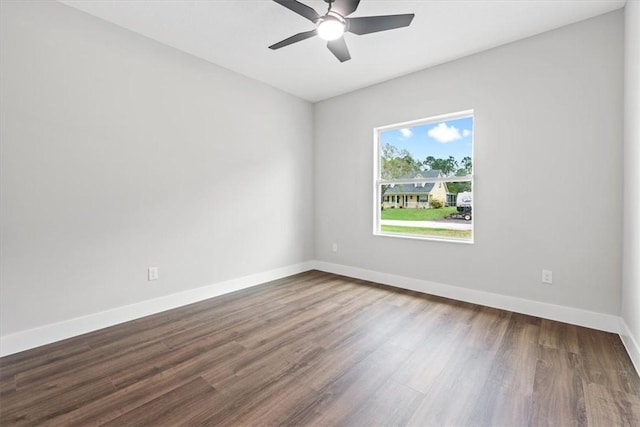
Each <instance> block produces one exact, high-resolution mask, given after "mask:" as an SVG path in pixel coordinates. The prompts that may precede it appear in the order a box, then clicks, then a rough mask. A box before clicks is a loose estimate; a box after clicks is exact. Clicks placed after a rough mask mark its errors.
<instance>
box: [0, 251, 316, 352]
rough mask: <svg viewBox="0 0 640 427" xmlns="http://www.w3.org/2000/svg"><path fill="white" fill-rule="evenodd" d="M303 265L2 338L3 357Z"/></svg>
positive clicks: (306, 264)
mask: <svg viewBox="0 0 640 427" xmlns="http://www.w3.org/2000/svg"><path fill="white" fill-rule="evenodd" d="M312 268H313V263H311V262H303V263H300V264H295V265H291V266H287V267H282V268H277V269H275V270H269V271H265V272H262V273H257V274H252V275H249V276H244V277H240V278H237V279H232V280H227V281H224V282H219V283H215V284H212V285H207V286H202V287H199V288H195V289H189V290H188V291H184V292H179V293H176V294H171V295H166V296H163V297H159V298H154V299H151V300H147V301H142V302H139V303H135V304H131V305H126V306H123V307H118V308H114V309H112V310H107V311H102V312H99V313H94V314H89V315H87V316H82V317H77V318H74V319H69V320H65V321H62V322H58V323H53V324H50V325H45V326H41V327H38V328H34V329H29V330H26V331H21V332H17V333H14V334H11V335H6V336H3V337H0V357H2V356H7V355H9V354H13V353H17V352H20V351H23V350H28V349H30V348H35V347H39V346H41V345H45V344H50V343H52V342H56V341H60V340H63V339H67V338H71V337H74V336H78V335H82V334H85V333H87V332H92V331H96V330H98V329H102V328H106V327H109V326H113V325H117V324H119V323H123V322H128V321H130V320H134V319H138V318H140V317H144V316H148V315H150V314H155V313H160V312H162V311H166V310H170V309H172V308H176V307H181V306H184V305H187V304H192V303H194V302H198V301H202V300H205V299H209V298H213V297H216V296H219V295H224V294H227V293H230V292H235V291H238V290H241V289H245V288H250V287H252V286H256V285H260V284H262V283H265V282H269V281H272V280H277V279H281V278H283V277H287V276H291V275H293V274H297V273H302V272H304V271H308V270H311V269H312Z"/></svg>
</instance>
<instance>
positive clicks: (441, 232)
mask: <svg viewBox="0 0 640 427" xmlns="http://www.w3.org/2000/svg"><path fill="white" fill-rule="evenodd" d="M403 210H404V209H403ZM380 231H386V232H388V233H402V234H420V235H427V236H435V237H459V238H460V237H462V238H466V239H469V238H471V230H448V229H445V228H422V227H402V226H398V225H382V226H380Z"/></svg>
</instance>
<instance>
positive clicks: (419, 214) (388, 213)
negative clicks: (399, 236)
mask: <svg viewBox="0 0 640 427" xmlns="http://www.w3.org/2000/svg"><path fill="white" fill-rule="evenodd" d="M454 212H456V207H455V206H449V207H448V208H440V209H389V208H387V209H384V210H383V211H382V213H381V216H380V217H381V219H395V220H404V221H431V220H434V219H441V218H444V217H445V216H448V215H450V214H452V213H454Z"/></svg>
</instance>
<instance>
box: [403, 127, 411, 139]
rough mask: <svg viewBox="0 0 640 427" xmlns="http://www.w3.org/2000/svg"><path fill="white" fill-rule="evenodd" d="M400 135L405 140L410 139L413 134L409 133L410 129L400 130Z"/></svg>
mask: <svg viewBox="0 0 640 427" xmlns="http://www.w3.org/2000/svg"><path fill="white" fill-rule="evenodd" d="M400 133H401V134H402V136H404V137H405V138H409V137H411V136H412V135H413V132H411V129H407V128H403V129H400Z"/></svg>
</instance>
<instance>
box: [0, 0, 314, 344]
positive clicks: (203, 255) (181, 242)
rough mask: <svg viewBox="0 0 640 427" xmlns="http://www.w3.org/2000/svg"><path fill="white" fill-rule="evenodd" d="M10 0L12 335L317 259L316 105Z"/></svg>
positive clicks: (77, 16)
mask: <svg viewBox="0 0 640 427" xmlns="http://www.w3.org/2000/svg"><path fill="white" fill-rule="evenodd" d="M1 4H2V10H1V12H2V13H1V16H2V18H1V19H2V21H1V25H0V28H1V33H0V40H1V43H2V44H1V45H0V51H1V52H2V53H1V55H2V56H1V80H0V84H1V86H0V90H1V93H2V96H1V106H0V108H1V114H0V120H1V126H0V127H1V129H2V134H1V158H2V160H1V161H2V163H1V174H2V175H1V181H2V184H1V185H2V186H1V202H2V203H1V211H0V217H1V223H0V226H1V230H0V231H1V233H2V247H1V250H2V265H1V266H0V267H1V268H0V270H1V276H0V280H1V284H2V286H1V287H0V313H1V317H0V324H1V325H2V328H1V330H0V333H1V334H2V335H6V334H9V333H13V332H16V331H21V330H25V329H28V328H32V327H36V326H41V325H45V324H50V323H54V322H57V321H61V320H65V319H70V318H74V317H77V316H81V315H85V314H90V313H95V312H98V311H102V310H106V309H109V308H114V307H119V306H123V305H126V304H131V303H135V302H138V301H142V300H147V299H150V298H153V297H157V296H161V295H167V294H171V293H175V292H179V291H183V290H186V289H189V288H194V287H198V286H202V285H209V284H212V283H216V282H218V281H222V280H225V279H230V278H237V277H240V276H244V275H248V274H252V273H258V272H263V271H267V270H270V269H275V268H278V267H282V266H289V265H292V264H295V263H298V262H301V261H304V260H309V259H312V258H313V250H314V248H313V198H312V191H313V188H312V187H313V170H312V157H311V156H312V137H313V123H312V121H313V113H312V110H313V107H312V105H311V104H309V103H307V102H304V101H301V100H299V99H297V98H294V97H292V96H290V95H287V94H285V93H283V92H280V91H277V90H275V89H273V88H271V87H269V86H266V85H263V84H261V83H258V82H256V81H253V80H250V79H247V78H244V77H241V76H239V75H237V74H235V73H232V72H230V71H227V70H225V69H222V68H220V67H216V66H214V65H211V64H209V63H206V62H203V61H201V60H198V59H196V58H194V57H191V56H189V55H186V54H183V53H181V52H179V51H176V50H173V49H171V48H168V47H166V46H163V45H160V44H158V43H155V42H153V41H151V40H149V39H146V38H143V37H141V36H138V35H136V34H134V33H131V32H129V31H126V30H123V29H120V28H118V27H116V26H113V25H111V24H108V23H105V22H104V21H101V20H98V19H96V18H93V17H91V16H89V15H86V14H84V13H81V12H79V11H77V10H75V9H71V8H69V7H67V6H64V5H61V4H59V3H56V2H14V1H4V0H3V1H2V2H1ZM148 266H158V267H159V268H160V280H159V281H157V282H147V280H146V274H147V267H148Z"/></svg>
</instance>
